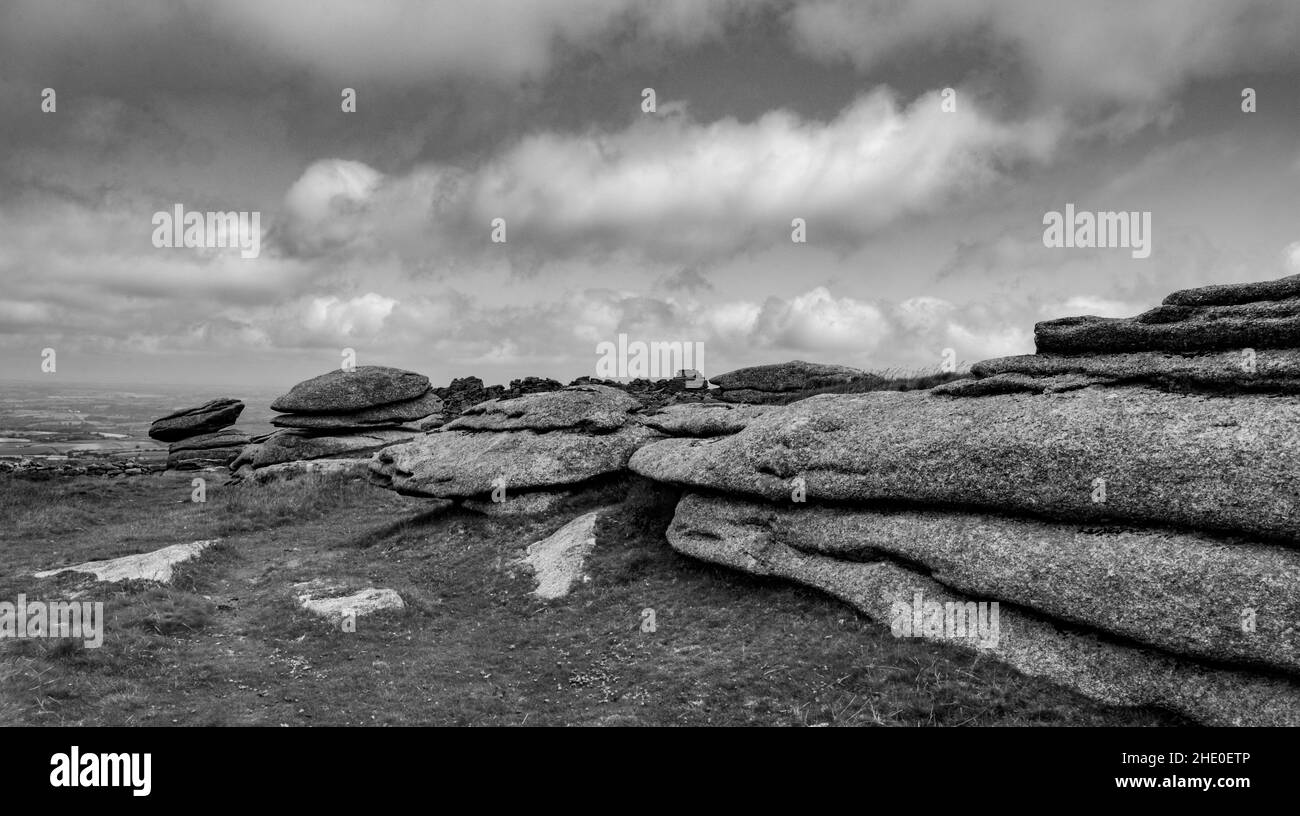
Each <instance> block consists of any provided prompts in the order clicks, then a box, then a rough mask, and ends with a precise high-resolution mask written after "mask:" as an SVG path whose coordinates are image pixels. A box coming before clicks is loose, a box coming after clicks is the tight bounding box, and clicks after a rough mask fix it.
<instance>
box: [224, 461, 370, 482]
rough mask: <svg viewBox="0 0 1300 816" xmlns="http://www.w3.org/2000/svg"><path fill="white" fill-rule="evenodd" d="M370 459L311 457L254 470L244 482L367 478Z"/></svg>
mask: <svg viewBox="0 0 1300 816" xmlns="http://www.w3.org/2000/svg"><path fill="white" fill-rule="evenodd" d="M369 465H370V461H369V459H366V458H358V459H309V460H307V461H304V462H283V463H281V464H278V465H268V466H267V467H264V468H262V469H261V470H254V471H253V472H252V474H250V475H251V478H250V479H249V480H248V481H245V482H244V484H255V485H266V484H271V483H273V482H291V481H293V480H294V479H300V478H302V477H304V476H334V475H343V476H355V477H357V478H361V479H364V478H367V474H368V473H369Z"/></svg>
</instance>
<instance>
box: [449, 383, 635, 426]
mask: <svg viewBox="0 0 1300 816" xmlns="http://www.w3.org/2000/svg"><path fill="white" fill-rule="evenodd" d="M640 407H641V404H640V403H639V402H637V401H636V400H635V399H633V398H632V397H630V396H628V395H627V394H626V393H624V392H622V391H620V390H618V389H617V388H609V387H607V386H603V385H578V386H572V387H569V388H565V389H562V390H560V391H544V392H537V393H532V394H527V395H525V396H522V397H517V398H515V399H508V400H493V401H490V402H483V403H479V404H478V405H475V406H473V407H472V408H468V409H466V410H465V411H464V412H463V413H462V414H461V416H459V417H458V418H456V419H454V420H452V421H451V422H448V423H447V424H446V425H443V426H442V432H447V431H520V430H530V431H558V430H580V431H586V432H589V433H609V432H610V431H613V430H616V429H618V428H621V427H623V426H624V425H626V424H627V423H628V421H629V420H630V418H631V412H632V411H635V410H637V409H639V408H640Z"/></svg>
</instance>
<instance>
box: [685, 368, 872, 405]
mask: <svg viewBox="0 0 1300 816" xmlns="http://www.w3.org/2000/svg"><path fill="white" fill-rule="evenodd" d="M865 379H875V380H879V379H880V378H879V377H877V376H876V375H875V374H868V373H867V372H865V371H861V370H859V369H856V368H850V367H849V366H842V365H825V364H823V363H808V362H804V361H803V360H791V361H790V362H788V363H774V364H771V365H760V366H750V367H748V368H738V369H736V370H735V371H729V372H727V373H726V374H719V375H718V376H716V377H710V378H709V381H710V382H711V383H713V384H714V385H716V386H718V388H719V391H718V398H719V399H721V400H724V401H727V402H747V403H769V402H774V401H780V400H783V399H785V398H787V397H789V396H790V395H791V394H794V393H798V392H800V391H808V390H813V389H818V388H826V387H829V386H836V385H844V384H846V383H851V382H855V381H859V380H865Z"/></svg>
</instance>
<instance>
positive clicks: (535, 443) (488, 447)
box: [370, 423, 662, 499]
mask: <svg viewBox="0 0 1300 816" xmlns="http://www.w3.org/2000/svg"><path fill="white" fill-rule="evenodd" d="M659 438H662V437H661V436H660V434H658V433H656V432H655V431H652V430H650V429H649V428H645V427H642V426H641V425H639V424H635V423H634V424H630V425H627V426H626V427H624V428H621V429H619V430H617V431H614V432H612V433H604V434H583V433H570V432H567V431H552V432H550V433H537V432H535V431H513V432H508V433H483V432H480V431H463V430H462V431H449V430H441V431H437V432H435V433H430V434H425V435H423V436H420V437H418V438H416V439H414V440H412V441H410V442H406V443H404V444H400V445H393V446H391V447H388V448H385V449H384V450H383V451H381V452H380V453H379V454H378V455H376V456H375V457H374V459H373V460H372V461H371V464H370V473H371V479H372V480H373V481H374V482H375V483H376V484H378V485H380V486H382V487H387V488H390V489H392V490H395V491H397V492H398V493H402V494H405V495H413V496H431V497H434V498H440V499H450V498H483V497H486V496H489V495H490V494H491V492H492V491H493V489H494V488H497V487H498V486H502V485H503V486H504V487H503V489H504V490H506V491H507V495H508V494H509V493H511V492H524V491H528V490H534V489H539V488H547V487H552V486H564V485H572V484H577V483H579V482H585V481H587V480H589V479H593V478H596V477H599V476H604V475H607V474H611V473H616V472H618V471H620V470H623V469H624V468H626V467H627V461H628V459H629V458H630V457H631V456H632V453H633V452H634V451H635V450H636V449H637V448H639V447H641V446H642V445H644V444H646V443H647V442H649V441H651V440H654V439H659Z"/></svg>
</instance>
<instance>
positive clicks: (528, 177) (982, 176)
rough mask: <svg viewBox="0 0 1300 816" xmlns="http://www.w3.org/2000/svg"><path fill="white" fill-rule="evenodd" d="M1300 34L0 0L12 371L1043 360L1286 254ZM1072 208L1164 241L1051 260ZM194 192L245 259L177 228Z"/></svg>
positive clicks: (660, 9) (1123, 9) (1276, 270)
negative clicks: (691, 346)
mask: <svg viewBox="0 0 1300 816" xmlns="http://www.w3.org/2000/svg"><path fill="white" fill-rule="evenodd" d="M1297 43H1300V3H1296V2H1294V0H1254V1H1250V0H1242V1H1240V2H1223V1H1216V2H1204V1H1198V0H1146V2H1141V3H1137V2H1130V1H1129V0H1115V1H1114V2H1071V3H1054V2H1043V0H1005V1H1003V2H992V0H925V2H919V1H918V2H905V1H903V0H890V1H889V2H863V1H862V0H814V1H812V2H801V3H796V2H788V1H787V0H782V1H780V2H776V1H773V2H762V1H761V0H746V1H745V2H705V0H657V1H656V2H631V1H630V0H552V1H551V2H546V0H536V1H535V2H526V1H525V0H519V1H518V2H505V1H504V0H467V1H466V2H436V1H435V2H414V0H410V1H408V2H377V0H366V2H356V3H343V2H320V0H313V1H312V2H307V0H301V1H299V2H288V1H287V0H277V2H274V3H271V2H266V0H218V1H216V2H168V3H163V2H145V1H144V0H140V1H139V2H136V1H134V0H132V1H129V2H128V1H127V0H114V2H93V3H91V2H86V3H82V2H62V1H61V2H49V0H37V1H36V2H5V3H4V4H3V5H0V105H2V106H3V108H2V110H3V115H2V116H0V147H3V150H0V345H2V348H3V352H4V353H3V355H0V379H12V378H19V379H40V378H41V377H42V375H41V371H40V364H41V350H42V349H44V348H47V347H48V348H53V349H55V350H56V352H57V354H58V357H57V363H58V370H57V374H56V375H54V376H56V377H58V378H59V380H61V381H65V382H69V383H72V382H81V381H111V382H120V383H123V384H130V383H151V382H174V383H178V384H189V383H193V384H205V383H213V384H232V385H238V384H246V385H249V386H253V385H258V386H276V385H283V386H285V387H287V386H289V385H291V384H293V383H294V382H296V381H298V380H301V379H304V378H306V377H308V376H313V375H315V374H318V373H321V372H324V371H326V370H329V369H331V368H335V367H337V366H338V364H339V362H340V360H341V357H340V353H341V349H343V348H344V347H351V348H354V349H355V350H356V352H357V361H358V363H360V364H383V365H394V366H399V367H403V368H409V369H413V370H416V371H419V372H421V373H424V374H427V375H428V376H429V377H430V378H431V379H432V380H433V381H434V382H435V384H444V383H446V382H447V381H448V380H450V378H452V377H453V376H464V375H467V374H477V375H478V376H481V377H483V378H484V379H485V380H487V381H488V382H505V381H507V380H509V379H510V378H512V377H519V376H523V375H527V374H535V375H542V376H552V377H555V378H557V379H560V380H563V381H565V382H567V381H569V380H570V379H572V378H574V377H577V376H580V375H584V374H587V375H591V374H594V373H595V370H594V367H595V362H596V359H597V358H596V353H595V347H596V344H597V343H599V342H601V341H605V340H611V341H612V340H615V339H616V338H617V335H618V334H619V333H620V332H621V333H626V334H627V335H629V337H630V338H631V339H643V340H680V341H684V342H685V341H690V342H702V343H704V345H705V350H706V358H705V359H706V365H705V368H706V372H705V373H706V374H708V373H713V374H717V373H721V372H723V371H726V370H730V369H733V368H737V367H740V366H744V365H753V364H758V363H764V362H777V361H782V360H788V359H794V358H799V359H805V360H812V361H819V362H833V363H844V364H848V365H856V366H859V367H863V368H870V369H883V368H905V369H915V368H931V367H934V366H936V365H938V364H939V362H940V360H941V354H942V351H943V349H944V348H952V349H954V350H955V351H956V354H957V356H958V358H959V359H961V360H964V361H967V362H973V361H977V360H980V359H984V358H988V357H993V356H1000V355H1005V354H1018V353H1029V352H1032V351H1033V340H1032V337H1033V324H1034V322H1035V321H1038V320H1043V319H1047V318H1052V317H1060V316H1065V315H1072V314H1099V315H1107V316H1122V315H1130V314H1135V313H1137V312H1139V311H1142V310H1143V309H1145V308H1148V307H1149V306H1151V305H1153V304H1155V303H1158V302H1159V300H1160V299H1161V298H1162V297H1163V296H1164V295H1165V294H1167V293H1168V292H1170V291H1172V290H1174V289H1177V288H1181V287H1186V286H1195V285H1201V284H1209V283H1224V282H1232V281H1245V280H1259V279H1268V278H1276V277H1279V276H1281V275H1285V274H1293V273H1296V272H1300V94H1298V93H1297V85H1296V80H1297V78H1298V77H1300V47H1297ZM345 87H350V88H354V89H355V90H356V93H357V106H356V112H355V113H345V112H343V111H342V110H341V109H340V107H341V105H340V103H341V91H342V89H343V88H345ZM1246 87H1250V88H1254V89H1255V90H1256V92H1257V100H1258V101H1257V106H1258V111H1257V112H1256V113H1244V112H1243V111H1242V89H1243V88H1246ZM45 88H52V89H54V90H55V92H56V106H57V107H56V110H55V112H52V113H48V112H43V111H42V110H41V103H42V92H43V90H44V89H45ZM644 88H653V89H654V90H655V93H656V97H657V111H656V112H655V113H645V112H643V111H642V89H644ZM944 88H953V89H955V91H956V97H955V99H956V111H955V112H948V111H945V110H943V109H942V104H941V103H942V101H943V96H942V91H943V89H944ZM1067 202H1071V203H1074V204H1075V206H1076V207H1077V208H1078V209H1081V210H1091V211H1098V210H1137V211H1142V210H1146V211H1150V212H1151V213H1152V229H1153V235H1152V252H1151V255H1150V257H1149V258H1146V259H1135V258H1133V257H1131V253H1130V252H1129V251H1127V250H1122V249H1055V248H1047V247H1044V246H1043V240H1042V238H1043V229H1044V228H1043V216H1044V213H1046V212H1048V211H1051V210H1062V209H1063V208H1064V206H1065V204H1066V203H1067ZM176 204H182V205H184V207H185V208H186V209H187V210H198V211H209V210H220V211H250V212H251V211H257V212H260V213H261V216H260V217H261V228H262V241H261V252H260V255H259V256H258V257H257V258H250V259H245V258H241V257H240V254H239V251H238V250H237V249H234V250H222V249H184V248H176V249H172V248H156V247H155V246H154V245H153V242H152V235H153V232H154V226H153V220H152V219H153V216H154V213H155V212H159V211H168V212H170V211H171V210H172V209H173V208H174V207H175V205H176ZM495 218H503V219H505V222H506V225H507V241H506V243H504V244H500V243H493V242H492V241H491V222H492V220H493V219H495ZM793 218H803V219H805V220H806V223H807V242H806V243H803V244H796V243H793V242H792V241H791V220H792V219H793ZM235 396H238V395H237V394H236V395H235Z"/></svg>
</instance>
